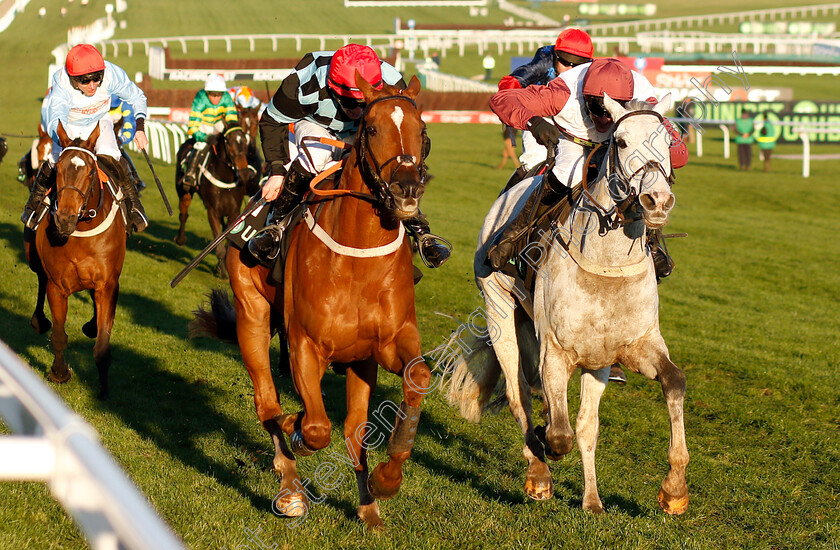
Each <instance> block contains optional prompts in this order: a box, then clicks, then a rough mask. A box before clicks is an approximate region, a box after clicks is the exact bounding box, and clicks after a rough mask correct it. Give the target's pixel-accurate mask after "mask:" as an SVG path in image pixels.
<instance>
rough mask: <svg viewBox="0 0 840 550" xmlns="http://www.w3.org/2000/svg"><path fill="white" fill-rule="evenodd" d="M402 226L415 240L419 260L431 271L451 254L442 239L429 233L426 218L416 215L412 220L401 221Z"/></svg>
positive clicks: (450, 247)
mask: <svg viewBox="0 0 840 550" xmlns="http://www.w3.org/2000/svg"><path fill="white" fill-rule="evenodd" d="M403 225H404V226H405V228H406V229H407V230H408V232H409V234H410V235H411V236H412V237H414V239H415V240H416V242H417V250H419V252H420V259H421V260H423V263H424V264H426V267H429V268H432V269H434V268H436V267H440V266H442V265H443V264H444V262H446V260H448V259H449V255H450V254H451V253H452V245H451V244H450V243H449V241H447V240H446V239H444V238H443V237H438V236H437V235H434V234H432V233H431V231H430V230H429V222H427V221H426V216H424V215H423V214H418V215H417V216H415V217H413V218H410V219H408V220H403ZM441 241H442V242H441ZM444 243H445V244H444Z"/></svg>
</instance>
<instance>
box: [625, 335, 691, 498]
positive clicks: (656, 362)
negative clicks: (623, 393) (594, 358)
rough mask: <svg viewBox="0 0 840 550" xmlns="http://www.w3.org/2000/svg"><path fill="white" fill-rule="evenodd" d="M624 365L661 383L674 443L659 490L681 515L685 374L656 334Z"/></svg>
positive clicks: (684, 494) (685, 488) (633, 351)
mask: <svg viewBox="0 0 840 550" xmlns="http://www.w3.org/2000/svg"><path fill="white" fill-rule="evenodd" d="M621 362H622V363H623V364H624V365H625V366H626V367H628V368H629V369H630V370H632V371H634V372H640V373H642V374H644V375H645V376H647V377H648V378H650V379H651V380H656V379H658V380H659V383H660V384H661V385H662V393H663V394H664V396H665V403H666V404H667V405H668V415H669V416H670V420H671V442H670V444H669V446H668V462H669V463H670V469H669V470H668V475H667V476H666V477H665V479H664V480H663V481H662V488H661V489H660V491H659V495H658V497H657V498H658V500H659V506H661V507H662V509H663V510H664V511H665V512H666V513H668V514H672V515H678V514H682V513H683V512H685V511H686V510H687V509H688V484H687V483H686V480H685V469H686V467H687V466H688V461H689V456H688V447H687V445H686V442H685V425H684V420H683V404H684V402H685V386H686V383H685V374H684V373H683V372H682V370H680V369H679V367H677V366H676V365H675V364H674V363H673V362H671V359H670V357H669V356H668V348H667V346H666V345H665V341H664V340H663V339H662V336H661V335H660V334H659V332H658V331H657V332H656V333H655V334H652V335H650V336H649V337H648V338H647V339H646V340H645V341H642V342H641V343H639V344H636V345H635V346H634V347H633V348H632V349H631V350H629V351H628V354H627V355H626V356H625V357H622V358H621Z"/></svg>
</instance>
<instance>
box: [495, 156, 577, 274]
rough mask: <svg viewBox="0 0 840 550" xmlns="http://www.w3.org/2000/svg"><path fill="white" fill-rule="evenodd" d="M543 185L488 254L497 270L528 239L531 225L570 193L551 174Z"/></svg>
mask: <svg viewBox="0 0 840 550" xmlns="http://www.w3.org/2000/svg"><path fill="white" fill-rule="evenodd" d="M544 178H545V179H544V180H543V184H542V185H541V186H540V187H539V188H538V189H537V190H535V191H534V192H533V193H531V195H530V196H529V197H528V200H527V201H526V202H525V205H524V206H523V207H522V210H520V211H519V214H518V215H517V216H516V218H514V219H513V220H512V221H511V222H510V223H509V224H508V226H507V227H506V228H505V229H504V231H503V232H502V234H501V235H500V236H499V237H498V238H497V239H496V244H494V245H493V246H492V247H491V248H490V250H489V251H488V253H487V261H486V262H485V264H487V265H489V266H490V267H492V268H493V269H495V270H499V269H501V268H502V267H504V265H505V264H507V263H508V262H509V261H510V260H511V259H512V258H513V256H514V254H515V253H516V251H517V249H518V248H519V247H520V245H521V244H522V240H523V239H524V238H526V237H527V235H528V233H529V230H530V228H531V223H532V222H533V221H534V220H536V219H538V218H539V217H540V216H541V215H542V213H543V212H545V210H546V209H547V208H549V207H551V206H553V205H554V204H556V203H557V201H558V200H560V199H561V198H562V197H564V196H566V195H567V194H568V193H569V188H568V187H565V186H563V185H562V184H560V183H559V182H557V181H556V179H555V178H554V176H553V173H552V172H549V173H548V174H546V175H545V176H544Z"/></svg>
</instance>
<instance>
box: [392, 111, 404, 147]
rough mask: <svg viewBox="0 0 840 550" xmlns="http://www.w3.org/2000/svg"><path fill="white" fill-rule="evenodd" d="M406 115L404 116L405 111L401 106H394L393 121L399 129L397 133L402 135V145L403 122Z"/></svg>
mask: <svg viewBox="0 0 840 550" xmlns="http://www.w3.org/2000/svg"><path fill="white" fill-rule="evenodd" d="M404 117H405V115H404V114H403V110H402V109H400V107H399V106H397V105H395V106H394V112H393V113H391V120H393V121H394V124H395V125H396V127H397V132H399V133H400V143H401V144H402V121H403V118H404Z"/></svg>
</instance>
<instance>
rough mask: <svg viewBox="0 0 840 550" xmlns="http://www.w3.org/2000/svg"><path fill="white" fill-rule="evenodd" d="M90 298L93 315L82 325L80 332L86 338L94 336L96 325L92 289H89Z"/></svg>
mask: <svg viewBox="0 0 840 550" xmlns="http://www.w3.org/2000/svg"><path fill="white" fill-rule="evenodd" d="M90 299H91V302H93V317H91V318H90V321H88V322H87V323H85V324H84V325H82V333H83V334H84V335H85V336H87V337H88V338H96V332H97V326H98V325H97V320H96V319H97V317H96V293H95V292H94V291H93V290H92V289H91V291H90Z"/></svg>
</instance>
